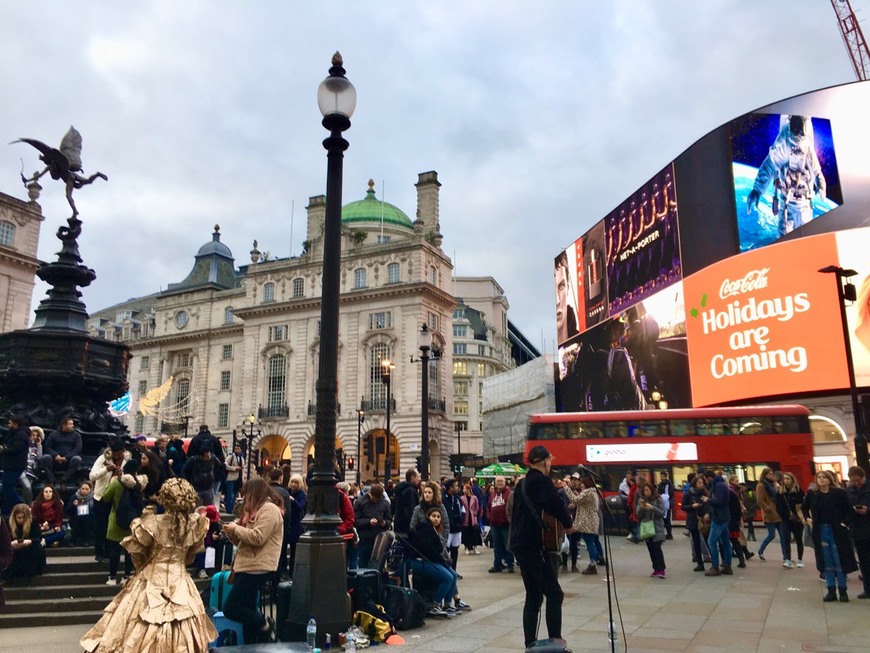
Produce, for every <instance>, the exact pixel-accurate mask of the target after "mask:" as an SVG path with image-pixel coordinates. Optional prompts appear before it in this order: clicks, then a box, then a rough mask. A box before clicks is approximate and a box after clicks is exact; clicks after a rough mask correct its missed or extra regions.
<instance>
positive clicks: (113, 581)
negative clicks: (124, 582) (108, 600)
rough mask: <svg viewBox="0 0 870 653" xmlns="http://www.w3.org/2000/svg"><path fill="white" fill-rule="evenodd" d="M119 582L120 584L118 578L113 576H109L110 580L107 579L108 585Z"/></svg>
mask: <svg viewBox="0 0 870 653" xmlns="http://www.w3.org/2000/svg"><path fill="white" fill-rule="evenodd" d="M117 584H118V579H117V578H112V577H111V576H109V580H107V581H106V585H117Z"/></svg>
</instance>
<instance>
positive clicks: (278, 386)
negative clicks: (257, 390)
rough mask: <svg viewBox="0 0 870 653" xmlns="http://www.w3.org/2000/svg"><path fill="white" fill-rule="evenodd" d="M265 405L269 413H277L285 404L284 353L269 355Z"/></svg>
mask: <svg viewBox="0 0 870 653" xmlns="http://www.w3.org/2000/svg"><path fill="white" fill-rule="evenodd" d="M266 383H267V387H266V405H267V407H268V409H269V414H270V415H272V414H276V415H277V414H278V412H277V411H279V410H280V409H282V408H283V407H284V405H285V404H286V399H285V398H286V392H285V389H286V385H287V358H286V357H285V356H284V354H273V355H272V356H270V357H269V369H268V378H267V379H266Z"/></svg>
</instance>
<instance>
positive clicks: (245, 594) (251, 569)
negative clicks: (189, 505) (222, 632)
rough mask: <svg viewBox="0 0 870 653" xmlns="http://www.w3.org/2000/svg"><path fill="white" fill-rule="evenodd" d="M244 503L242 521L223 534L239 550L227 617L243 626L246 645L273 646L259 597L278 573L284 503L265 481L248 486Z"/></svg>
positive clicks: (257, 480)
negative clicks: (258, 600) (272, 576)
mask: <svg viewBox="0 0 870 653" xmlns="http://www.w3.org/2000/svg"><path fill="white" fill-rule="evenodd" d="M242 499H243V501H244V503H243V504H242V514H241V517H239V518H238V519H237V520H236V521H234V522H232V523H230V524H227V525H226V526H224V533H225V534H226V536H227V537H228V538H229V540H230V541H231V542H232V543H233V544H235V545H236V546H237V547H238V550H237V551H236V557H235V559H234V560H233V575H234V579H233V584H232V589H230V593H229V595H227V598H226V601H225V602H224V615H226V617H228V618H229V619H232V620H233V621H238V622H240V623H241V624H242V625H243V627H244V633H245V643H248V642H251V643H256V642H273V641H276V639H275V624H274V623H273V622H271V620H267V619H266V618H265V617H264V616H263V614H262V613H261V612H260V611H259V609H258V606H257V593H258V592H259V591H260V590H261V587H262V585H263V583H264V582H266V581H267V580H269V578H270V577H271V574H274V573H275V571H276V570H277V569H278V561H279V559H280V557H281V545H282V543H283V541H284V512H283V506H284V500H283V499H281V497H279V496H278V495H277V494H276V493H275V491H274V490H272V489H271V488H270V487H269V486H268V485H267V484H266V481H264V480H263V479H262V478H253V479H251V480H249V481H248V482H247V483H245V485H244V487H243V488H242ZM279 506H280V507H279Z"/></svg>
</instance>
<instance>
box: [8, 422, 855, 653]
mask: <svg viewBox="0 0 870 653" xmlns="http://www.w3.org/2000/svg"><path fill="white" fill-rule="evenodd" d="M8 426H9V430H8V433H7V436H6V438H5V440H4V443H3V446H2V449H0V470H2V472H3V477H2V478H3V494H2V499H3V502H2V512H3V519H2V520H0V544H2V543H3V542H5V541H8V542H9V549H10V551H9V555H5V556H4V555H0V562H2V565H0V566H3V567H4V569H2V575H3V578H15V577H21V576H28V575H37V574H41V573H43V571H44V570H45V567H46V555H45V549H46V547H52V546H62V545H64V544H65V543H68V544H74V545H78V546H93V547H94V552H95V558H96V560H98V561H102V562H107V565H108V572H109V575H108V580H107V583H108V584H119V585H124V588H123V589H122V591H121V593H120V594H118V595H117V597H116V598H115V600H114V601H113V602H112V604H111V605H110V606H109V607H108V608H107V609H106V613H105V615H104V617H103V619H102V620H101V621H100V622H99V623H98V624H97V625H96V626H95V627H94V628H93V629H92V630H91V631H90V632H89V633H88V634H87V635H86V636H85V638H84V639H83V640H82V646H83V647H84V648H85V650H87V651H102V650H113V648H112V647H113V646H114V645H115V644H117V642H119V641H122V640H123V639H124V638H127V637H130V636H136V637H145V638H146V639H147V638H154V637H157V638H163V637H170V638H175V639H174V640H172V641H181V640H184V641H186V642H188V643H190V644H191V646H194V645H196V646H198V645H199V644H198V643H199V642H200V641H203V638H207V637H211V636H212V635H213V633H212V630H213V629H212V627H211V624H210V622H209V621H208V619H207V618H205V617H204V614H205V613H204V612H203V611H202V610H203V608H202V601H201V600H200V599H199V596H198V594H197V593H196V591H195V586H194V585H193V584H192V580H191V577H190V576H191V574H190V573H189V571H188V569H187V567H188V566H190V565H193V566H194V571H193V574H194V575H199V577H201V578H205V577H208V576H209V574H210V571H213V570H214V571H216V570H220V569H221V568H225V567H226V566H228V565H230V564H232V569H233V573H234V577H235V579H234V582H233V585H232V589H231V590H230V593H229V595H228V597H227V600H226V603H225V606H224V613H225V614H226V616H227V617H229V618H231V619H234V620H236V621H239V622H240V623H242V624H243V627H244V629H245V632H246V641H273V640H274V638H275V635H274V624H272V623H270V622H269V621H268V620H266V618H265V616H264V615H263V614H262V613H261V612H260V611H259V610H258V609H257V608H256V601H255V597H256V595H257V593H258V592H259V591H260V590H261V588H262V584H263V582H264V579H267V578H268V579H272V580H273V582H277V581H278V580H279V579H287V578H289V577H291V576H292V573H293V568H294V560H295V554H296V546H297V543H298V542H299V539H300V538H301V536H302V535H303V530H304V529H303V517H304V516H305V514H306V510H307V479H306V477H303V476H302V475H301V474H293V473H291V472H290V467H289V466H283V467H278V466H276V467H266V468H260V469H258V470H257V475H256V476H255V477H253V478H250V479H248V481H247V482H246V483H244V485H242V474H241V471H242V469H243V468H244V467H245V464H244V463H245V461H244V457H243V455H242V452H241V450H240V449H239V448H238V447H236V448H235V450H234V451H233V452H231V453H229V455H226V452H225V451H224V447H223V444H222V443H221V441H220V440H219V439H218V438H216V437H215V436H214V435H213V434H211V433H210V431H209V429H208V427H207V426H206V425H203V426H201V427H200V429H199V432H198V433H197V435H196V436H195V437H194V438H192V439H191V440H190V442H189V445H188V446H187V447H186V448H185V447H184V446H183V445H184V443H183V441H182V440H181V438H179V437H174V438H168V437H160V438H157V439H156V441H155V442H153V443H151V442H149V441H148V440H147V439H146V438H144V437H137V438H136V439H135V440H134V441H133V442H132V443H127V442H124V441H121V440H120V439H113V440H111V441H110V442H109V444H108V446H107V447H106V448H105V450H104V451H103V452H102V453H101V454H100V455H99V456H98V457H97V459H96V461H95V462H94V464H93V465H92V466H91V468H90V470H87V469H86V468H84V467H83V466H82V465H81V464H79V463H80V460H79V462H76V459H78V458H80V452H81V435H80V434H78V431H76V429H75V427H74V422H73V421H72V420H71V419H65V420H63V422H62V423H61V425H60V427H59V429H58V430H57V431H54V432H52V433H50V434H49V435H48V437H44V434H43V433H42V431H41V429H38V428H33V429H31V428H28V427H27V425H26V424H25V423H24V420H23V419H22V418H20V417H17V416H13V417H12V418H11V419H10V420H9V422H8ZM528 464H529V466H530V469H529V472H528V473H527V475H526V476H524V477H521V478H519V479H510V478H505V477H503V476H497V477H495V478H493V479H492V482H491V483H480V482H478V479H474V478H471V479H462V480H460V479H455V478H447V477H443V478H441V479H440V482H437V481H423V480H422V479H421V476H420V474H419V473H418V472H417V470H415V469H409V470H407V472H406V473H405V478H404V480H402V481H401V482H399V483H397V484H395V483H393V481H392V480H390V481H388V482H387V483H386V484H382V483H379V482H374V481H372V482H367V483H365V484H361V485H358V484H356V483H352V482H344V481H342V480H340V474H339V473H338V471H337V473H336V487H337V492H338V495H339V502H338V506H339V517H340V521H341V524H340V526H339V527H338V533H339V534H340V535H341V537H342V539H343V540H344V542H345V545H346V561H347V568H348V569H356V568H358V567H368V566H369V565H370V564H371V557H372V552H373V547H374V543H375V540H376V538H377V536H378V535H379V534H380V533H383V532H386V531H392V532H394V533H395V534H396V535H397V536H398V537H399V538H400V540H401V541H403V542H405V543H407V547H408V550H409V551H411V552H412V553H411V555H409V556H408V557H407V560H406V563H405V564H406V571H407V572H409V573H410V575H411V576H412V577H413V578H415V579H419V580H425V581H426V583H425V584H426V585H427V586H428V587H429V588H430V591H429V592H428V593H427V596H428V598H429V599H430V602H429V605H428V611H429V614H430V615H433V616H446V617H451V616H454V615H456V614H458V613H460V612H462V611H464V610H469V609H470V606H469V605H468V604H467V603H466V602H465V601H464V600H463V599H462V598H461V594H460V589H459V583H460V581H461V580H462V575H461V574H460V573H459V569H458V567H459V557H460V556H459V553H460V550H461V549H464V551H465V554H466V555H480V554H481V553H482V552H483V547H484V545H487V546H489V547H491V550H492V556H493V559H492V566H491V567H490V568H489V572H490V573H493V574H496V573H501V572H507V573H515V572H516V570H517V568H519V571H520V572H521V574H522V580H523V584H524V587H525V591H526V604H525V608H524V613H523V627H524V637H525V640H526V645H527V646H528V645H530V644H531V643H533V642H534V641H535V640H536V638H537V628H538V623H539V613H540V609H541V607H542V605H543V601H544V599H545V598H546V600H547V606H546V610H545V613H544V614H545V621H546V624H547V630H548V633H549V636H550V637H551V638H554V639H558V638H559V637H560V636H561V602H562V596H563V595H562V592H561V588H560V586H559V582H558V575H559V572H560V571H562V572H569V566H568V565H569V563H570V573H580V574H583V575H595V574H597V573H598V569H599V568H600V567H605V568H606V566H607V565H608V560H607V559H606V556H605V550H604V548H603V546H602V543H601V540H600V538H599V532H600V531H601V528H602V524H603V519H604V517H603V512H602V510H603V506H602V502H601V498H602V496H601V494H600V492H599V490H598V488H597V487H596V481H595V479H593V478H592V477H591V476H589V475H587V474H585V473H584V474H581V473H579V472H576V473H573V474H571V475H569V476H565V477H563V478H556V477H555V476H554V475H553V474H552V473H551V471H552V470H551V464H552V459H551V457H550V455H549V452H547V451H546V449H545V448H544V447H535V448H534V449H533V450H532V451H531V452H530V454H529V457H528ZM311 473H312V470H311V469H309V470H308V475H307V476H308V478H309V479H310V476H311ZM85 474H86V476H85ZM59 478H60V482H59V484H58V483H57V481H58V479H59ZM10 479H12V482H10ZM39 479H41V480H42V485H41V487H40V486H39V484H36V485H35V484H34V481H36V480H39ZM843 486H845V487H843ZM34 487H39V490H38V492H37V494H36V496H35V497H34V496H33V490H34ZM681 489H682V502H681V504H680V507H681V508H682V511H683V512H684V513H685V516H686V520H685V534H686V535H687V536H688V537H689V538H690V541H691V547H690V550H691V560H692V563H693V564H694V567H693V568H694V571H697V572H703V573H704V574H705V575H706V576H710V577H715V576H722V575H732V574H733V573H734V571H733V566H734V564H733V563H734V559H735V558H736V560H737V562H736V566H737V567H740V568H745V567H746V566H747V562H748V561H749V560H750V559H752V558H753V557H757V559H758V560H759V561H761V562H767V561H768V560H769V558H770V552H769V547H770V545H772V544H774V543H775V541H776V540H777V539H778V540H779V542H778V543H779V549H780V551H781V555H782V566H783V568H785V569H802V568H804V566H805V553H806V550H807V549H806V548H805V538H806V539H808V540H811V541H812V543H813V546H812V551H813V556H814V560H813V562H814V563H815V568H816V570H817V572H818V573H819V577H820V578H821V579H822V580H824V581H825V585H826V588H827V593H826V594H825V595H824V597H823V600H824V601H826V602H832V601H840V602H846V601H848V600H849V596H848V591H847V574H849V573H852V572H854V571H857V570H859V569H860V571H861V573H862V579H863V581H864V588H863V591H862V592H861V593H860V594H858V598H859V599H866V598H870V485H868V484H867V482H866V477H865V473H864V471H863V470H862V469H861V468H860V467H853V468H851V469H850V470H849V472H848V484H845V483H843V484H841V482H840V480H839V479H838V478H836V476H835V475H834V474H833V473H832V472H830V471H819V472H818V473H817V474H816V476H815V478H814V482H813V483H812V485H811V486H810V487H808V488H801V487H800V484H799V483H798V480H797V479H796V478H795V476H794V475H793V474H791V473H789V472H779V471H776V470H774V469H772V468H765V469H764V470H762V472H761V475H760V478H759V479H758V481H757V483H755V484H754V487H753V486H752V485H751V484H747V483H745V482H744V483H740V482H739V479H738V478H737V477H736V476H733V475H732V476H730V477H726V476H725V475H724V474H723V472H722V470H720V469H714V468H710V469H704V470H698V472H697V473H693V474H690V475H689V476H688V478H687V479H686V482H685V484H684V485H683V487H682V488H681ZM676 495H677V493H676V491H675V487H674V484H673V482H672V481H671V479H670V478H669V477H668V475H667V473H665V472H661V473H660V474H659V475H658V478H652V477H647V476H644V475H638V476H635V475H634V474H631V473H629V474H627V475H626V477H625V479H624V481H623V482H622V483H621V484H620V487H619V496H620V497H621V501H622V503H623V506H624V509H625V515H626V517H627V523H628V524H629V533H628V535H627V538H628V539H629V540H630V541H632V542H636V543H644V544H645V545H646V547H647V550H648V553H649V558H650V565H651V568H652V570H651V573H650V576H651V577H652V578H655V579H665V578H666V568H667V566H666V561H665V554H664V548H663V545H664V543H665V542H666V541H667V540H670V539H673V531H674V526H673V523H672V519H671V518H672V516H673V512H674V509H675V507H676V506H675V501H676ZM25 496H26V497H27V498H28V499H30V500H29V501H27V500H25V498H24V497H25ZM222 498H223V500H222ZM221 509H222V510H223V511H225V512H228V513H233V516H234V517H235V519H229V518H224V519H222V518H221V516H220V511H221ZM542 511H543V513H547V514H550V515H552V516H553V518H554V519H555V520H556V521H558V522H561V525H562V526H563V527H564V528H565V529H566V530H565V533H566V534H565V537H564V541H563V544H562V547H561V550H560V551H558V552H556V553H553V552H551V551H546V550H545V547H544V545H543V542H542V533H546V530H547V528H549V527H548V526H547V525H546V524H544V525H543V526H542V524H540V523H539V522H540V521H541V518H542V514H543V513H542ZM756 514H759V515H760V517H761V519H760V521H761V522H762V523H763V524H764V537H763V538H762V539H761V541H760V542H759V544H758V550H757V551H756V552H752V551H750V550H749V548H748V543H749V542H752V541H755V540H756V538H755V534H754V529H753V524H754V523H755V521H756ZM581 541H582V542H583V544H584V546H585V548H586V550H587V555H588V563H587V564H586V566H585V567H583V568H582V569H581V565H579V564H578V562H579V558H580V543H581ZM209 549H214V551H213V552H212V554H211V555H206V551H208V550H209ZM2 553H3V552H2V551H0V554H2ZM122 553H123V554H124V567H123V570H122V569H121V555H122ZM808 562H809V561H807V564H808ZM134 569H135V570H136V571H137V573H136V574H134V573H133V572H134ZM158 569H160V573H158V572H157V570H158ZM146 570H147V571H146ZM166 574H169V576H171V577H172V578H176V580H177V579H178V578H181V577H182V576H183V578H184V580H183V581H182V585H180V586H178V585H174V586H173V587H174V588H175V590H174V591H178V588H179V587H181V588H182V590H183V591H182V594H183V595H184V600H182V601H181V602H180V603H179V601H178V600H177V599H178V597H179V596H181V595H175V596H174V598H172V600H171V603H172V606H166V605H164V606H162V607H160V606H158V605H156V604H153V603H149V604H148V606H145V605H144V604H143V603H142V601H144V600H145V599H143V598H142V592H145V593H148V592H151V593H152V594H154V593H155V592H157V593H158V594H160V593H161V592H163V589H161V583H163V584H165V583H166V582H167V581H166V578H167V576H166ZM128 581H129V582H128ZM132 585H135V586H136V587H137V588H138V589H137V590H136V591H133V590H131V589H130V586H132ZM161 595H162V596H164V597H165V593H164V594H161ZM188 595H190V596H192V597H194V598H195V600H194V598H191V599H190V601H187V598H186V597H187V596H188ZM155 596H156V594H155ZM158 603H159V601H158ZM136 615H138V616H136ZM149 615H150V616H149ZM157 615H159V618H158V616H157ZM172 615H175V616H172ZM179 615H180V616H179ZM149 619H157V621H149ZM160 619H165V621H160ZM143 623H148V624H151V626H145V625H143ZM155 623H157V624H160V627H159V628H158V629H157V630H156V631H155V629H154V628H153V627H152V626H153V625H154V624H155ZM158 631H159V634H156V633H157V632H158ZM207 641H211V640H207ZM191 650H198V649H195V648H192V649H191Z"/></svg>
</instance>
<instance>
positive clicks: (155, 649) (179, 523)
mask: <svg viewBox="0 0 870 653" xmlns="http://www.w3.org/2000/svg"><path fill="white" fill-rule="evenodd" d="M208 525H209V523H208V519H207V518H206V517H204V516H203V515H198V514H190V515H185V514H178V513H176V514H171V513H167V514H163V515H156V514H154V512H153V511H152V510H151V509H146V511H145V512H144V513H143V514H142V517H141V518H140V519H137V520H134V521H133V524H132V525H131V535H130V536H129V537H126V538H124V540H123V541H122V542H121V546H123V547H124V548H125V549H127V551H129V552H130V554H131V555H132V556H133V562H134V564H135V565H136V570H137V571H136V573H135V574H134V575H133V576H132V577H131V578H130V580H129V581H128V582H127V584H126V585H125V586H124V588H123V589H122V590H121V591H120V592H119V593H118V595H117V596H116V597H115V599H114V600H113V601H112V602H111V603H110V604H109V605H108V606H107V607H106V609H105V611H104V613H103V616H102V618H101V619H100V620H99V621H98V622H97V624H96V625H95V626H94V627H93V628H91V629H90V630H89V631H88V632H87V633H86V634H85V636H84V637H82V639H81V641H80V644H81V646H82V648H83V649H84V650H85V651H86V652H87V653H109V652H111V653H207V651H208V644H209V642H212V641H214V640H215V639H217V631H216V630H215V628H214V625H213V624H212V623H211V619H209V617H208V616H207V615H206V613H205V607H204V606H203V604H202V599H201V598H200V596H199V592H198V591H197V589H196V585H195V584H194V582H193V579H192V578H191V577H190V574H189V573H188V572H187V568H186V566H187V564H189V563H190V562H192V561H193V558H194V556H195V555H196V553H197V552H199V551H201V550H202V548H203V540H204V538H205V534H206V532H207V531H208Z"/></svg>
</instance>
